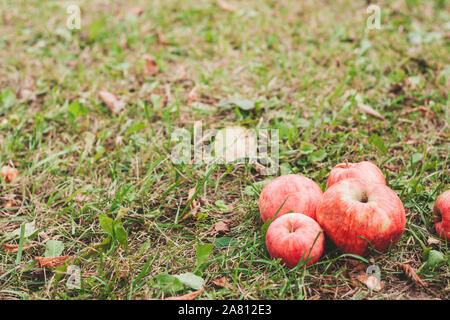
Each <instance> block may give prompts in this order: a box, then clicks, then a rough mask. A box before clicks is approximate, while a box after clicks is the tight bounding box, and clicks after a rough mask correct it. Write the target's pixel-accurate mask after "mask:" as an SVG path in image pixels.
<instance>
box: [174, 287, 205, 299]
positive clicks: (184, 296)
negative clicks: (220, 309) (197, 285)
mask: <svg viewBox="0 0 450 320" xmlns="http://www.w3.org/2000/svg"><path fill="white" fill-rule="evenodd" d="M203 291H205V287H202V288H201V289H200V290H197V291H194V292H191V293H188V294H185V295H182V296H179V297H170V298H167V299H166V300H194V299H195V298H197V297H198V296H199V295H201V294H202V293H203Z"/></svg>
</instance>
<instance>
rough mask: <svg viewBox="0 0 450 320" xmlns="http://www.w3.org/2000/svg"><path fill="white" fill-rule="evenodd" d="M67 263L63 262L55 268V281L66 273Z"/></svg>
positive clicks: (59, 279)
mask: <svg viewBox="0 0 450 320" xmlns="http://www.w3.org/2000/svg"><path fill="white" fill-rule="evenodd" d="M66 271H67V265H66V264H62V265H60V266H57V267H56V268H55V280H54V281H55V282H56V283H58V282H59V281H61V279H62V278H63V277H64V276H65V275H66Z"/></svg>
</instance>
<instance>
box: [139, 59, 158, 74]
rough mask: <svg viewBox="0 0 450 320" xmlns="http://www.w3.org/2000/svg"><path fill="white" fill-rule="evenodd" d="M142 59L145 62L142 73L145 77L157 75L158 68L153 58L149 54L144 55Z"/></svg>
mask: <svg viewBox="0 0 450 320" xmlns="http://www.w3.org/2000/svg"><path fill="white" fill-rule="evenodd" d="M143 58H144V60H145V65H144V68H143V73H144V74H145V75H147V76H152V75H155V74H157V73H158V72H159V67H158V64H157V63H156V60H155V58H154V57H153V56H152V55H150V54H146V55H144V56H143Z"/></svg>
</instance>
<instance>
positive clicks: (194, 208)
mask: <svg viewBox="0 0 450 320" xmlns="http://www.w3.org/2000/svg"><path fill="white" fill-rule="evenodd" d="M195 190H196V188H191V189H189V191H188V198H187V200H186V204H187V203H189V201H190V200H191V199H192V197H193V196H194V193H195ZM189 208H190V209H191V215H192V216H193V217H194V218H195V217H196V216H197V211H198V209H199V208H200V201H198V199H194V200H193V201H192V202H191V205H190V206H189Z"/></svg>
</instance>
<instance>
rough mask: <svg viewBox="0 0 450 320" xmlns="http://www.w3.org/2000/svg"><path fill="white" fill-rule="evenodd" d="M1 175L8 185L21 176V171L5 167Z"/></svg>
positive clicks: (0, 172)
mask: <svg viewBox="0 0 450 320" xmlns="http://www.w3.org/2000/svg"><path fill="white" fill-rule="evenodd" d="M0 175H1V176H2V178H3V180H5V182H6V183H10V182H12V181H13V180H14V179H15V178H16V177H17V176H18V175H19V171H17V169H16V168H13V167H10V166H4V167H3V168H2V170H0Z"/></svg>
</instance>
